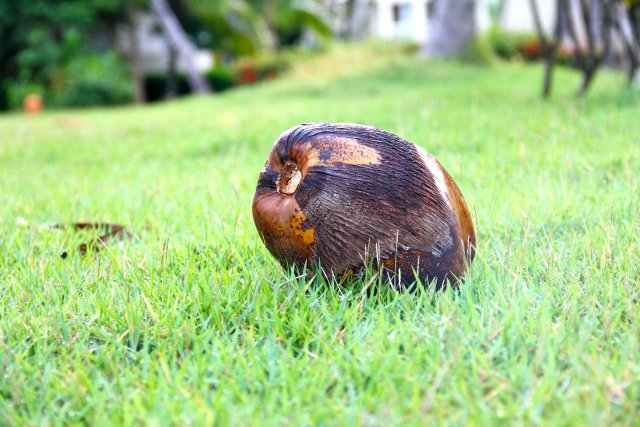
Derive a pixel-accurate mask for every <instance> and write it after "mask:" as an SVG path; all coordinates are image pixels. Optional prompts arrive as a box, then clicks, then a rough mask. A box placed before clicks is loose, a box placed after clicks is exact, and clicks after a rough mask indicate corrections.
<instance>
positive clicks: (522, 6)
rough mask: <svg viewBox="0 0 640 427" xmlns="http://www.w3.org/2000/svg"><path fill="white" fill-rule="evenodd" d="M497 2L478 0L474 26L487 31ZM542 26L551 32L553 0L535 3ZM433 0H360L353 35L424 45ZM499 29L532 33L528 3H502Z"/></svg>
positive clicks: (526, 0)
mask: <svg viewBox="0 0 640 427" xmlns="http://www.w3.org/2000/svg"><path fill="white" fill-rule="evenodd" d="M498 3H499V1H498V0H477V3H476V27H477V30H478V32H480V33H481V32H484V31H486V30H487V29H488V28H489V27H490V25H491V10H492V9H494V10H497V5H498ZM537 4H538V9H539V12H540V19H541V21H542V26H543V27H544V28H545V30H546V31H547V32H551V29H552V27H553V21H554V5H555V1H554V0H537ZM433 5H434V0H359V1H357V2H356V6H355V9H354V14H353V15H354V16H353V23H352V26H353V33H354V34H357V35H373V36H377V37H381V38H385V39H398V40H412V41H416V42H424V41H425V40H426V39H427V35H428V32H429V21H430V19H431V17H432V16H433ZM496 22H497V24H498V27H499V28H501V29H503V30H505V31H508V32H527V33H534V32H535V26H534V22H533V18H532V13H531V8H530V5H529V0H505V1H504V5H503V7H502V12H501V13H500V16H499V17H497V19H496Z"/></svg>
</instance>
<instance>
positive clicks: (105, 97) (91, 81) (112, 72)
mask: <svg viewBox="0 0 640 427" xmlns="http://www.w3.org/2000/svg"><path fill="white" fill-rule="evenodd" d="M132 96H133V89H132V85H131V77H130V75H129V70H128V68H127V67H126V64H125V63H124V62H123V61H122V59H121V58H120V56H119V55H117V54H116V53H114V52H110V53H106V54H102V55H81V56H76V57H74V58H73V59H72V60H71V61H70V62H69V63H68V64H66V66H65V67H64V70H63V78H62V81H61V84H60V85H59V87H54V88H53V90H52V91H51V92H50V101H51V104H52V105H58V106H64V107H85V106H91V105H117V104H125V103H130V102H131V99H132Z"/></svg>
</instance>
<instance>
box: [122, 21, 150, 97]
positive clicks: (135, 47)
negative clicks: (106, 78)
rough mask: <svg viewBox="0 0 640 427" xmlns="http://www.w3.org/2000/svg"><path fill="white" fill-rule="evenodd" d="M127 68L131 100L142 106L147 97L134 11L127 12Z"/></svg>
mask: <svg viewBox="0 0 640 427" xmlns="http://www.w3.org/2000/svg"><path fill="white" fill-rule="evenodd" d="M127 17H128V19H129V54H128V55H127V59H128V60H129V67H130V68H131V75H132V77H133V100H134V102H135V103H136V104H144V103H145V102H146V100H147V96H146V93H145V88H144V71H143V69H142V55H141V52H140V39H139V37H138V27H139V26H138V16H137V15H136V11H134V10H129V11H128V13H127Z"/></svg>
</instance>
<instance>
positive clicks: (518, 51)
mask: <svg viewBox="0 0 640 427" xmlns="http://www.w3.org/2000/svg"><path fill="white" fill-rule="evenodd" d="M486 37H487V39H488V41H489V43H490V45H491V47H492V49H493V51H494V52H495V53H496V55H498V57H499V58H502V59H506V60H513V59H538V58H539V52H538V51H536V52H533V51H531V52H528V51H527V48H532V47H534V46H537V45H538V43H539V42H538V38H537V36H536V35H535V34H527V33H508V32H503V31H500V30H497V29H493V30H491V31H489V32H488V33H487V35H486Z"/></svg>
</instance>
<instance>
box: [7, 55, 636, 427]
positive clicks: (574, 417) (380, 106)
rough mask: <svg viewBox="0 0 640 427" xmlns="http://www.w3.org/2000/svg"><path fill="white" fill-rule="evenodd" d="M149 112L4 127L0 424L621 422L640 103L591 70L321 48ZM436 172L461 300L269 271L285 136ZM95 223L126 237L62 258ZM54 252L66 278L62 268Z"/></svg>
mask: <svg viewBox="0 0 640 427" xmlns="http://www.w3.org/2000/svg"><path fill="white" fill-rule="evenodd" d="M301 61H302V62H301V63H300V64H299V65H298V66H297V67H295V68H294V70H293V71H292V72H291V74H290V75H289V76H288V77H285V78H282V79H279V80H276V81H273V82H269V83H266V84H262V85H259V86H255V87H247V88H242V89H238V90H234V91H231V92H227V93H225V94H222V95H219V96H212V97H209V98H189V99H183V100H178V101H174V102H170V103H164V104H158V105H153V106H150V107H146V108H134V107H128V108H118V109H94V110H84V111H61V112H53V113H50V112H49V113H45V114H41V115H39V116H37V117H24V116H22V115H19V114H15V113H14V114H12V115H5V116H2V117H0V200H2V203H1V204H0V224H1V226H0V425H9V426H12V425H15V426H18V425H49V424H51V425H59V424H92V425H111V424H116V425H119V424H138V425H140V424H149V425H170V424H173V425H190V424H193V425H203V424H223V425H224V424H234V425H250V424H255V425H262V424H266V425H283V424H290V425H316V424H323V425H351V424H356V425H358V424H359V425H389V424H414V425H426V424H429V423H438V424H440V423H444V424H452V425H492V424H493V425H495V424H505V423H507V422H508V424H516V425H517V424H527V425H530V424H539V425H616V424H617V425H634V424H635V425H639V424H640V421H639V420H640V301H639V297H640V267H639V266H640V239H639V237H638V230H640V175H639V173H638V172H639V171H640V126H639V117H640V116H639V112H640V94H639V93H638V92H637V90H636V91H635V92H634V91H627V90H626V89H625V87H624V77H623V76H621V75H617V74H612V73H603V74H601V75H599V76H598V77H597V80H596V82H595V86H594V88H593V90H592V92H591V93H590V94H589V95H588V97H586V98H584V99H576V98H575V97H574V96H573V90H574V88H575V87H577V84H578V76H577V75H574V74H573V73H571V72H569V71H568V70H560V71H559V73H558V74H557V76H556V77H557V80H556V81H555V89H554V96H553V99H551V100H550V101H548V102H544V101H541V100H540V99H539V98H538V92H539V86H540V79H541V75H542V68H541V67H540V66H528V65H522V64H510V65H505V64H501V65H494V66H492V67H487V68H482V67H474V66H469V65H460V64H455V63H427V62H423V61H420V60H417V59H413V58H411V57H408V56H403V55H395V56H392V55H391V52H390V49H389V48H386V47H375V48H368V49H367V50H363V51H359V50H356V49H355V48H335V49H334V50H333V51H331V52H329V53H327V54H325V55H323V56H322V57H319V58H317V57H313V56H309V57H307V58H302V59H301ZM310 121H349V122H356V123H365V124H369V125H373V126H377V127H380V128H383V129H386V130H389V131H391V132H393V133H396V134H398V135H400V136H402V137H404V138H405V139H408V140H410V141H412V142H415V143H417V144H419V145H421V146H422V147H424V148H426V149H427V150H428V151H429V152H431V153H432V154H433V155H435V156H436V157H437V158H438V159H439V160H440V162H441V163H442V164H443V165H444V166H445V168H447V170H448V171H449V173H450V174H451V175H452V176H453V177H454V179H455V180H456V181H457V183H458V185H459V187H460V189H461V191H462V193H463V194H464V196H465V198H466V201H467V203H468V204H469V207H470V208H471V209H472V211H473V212H474V214H473V215H474V217H475V218H476V221H477V222H476V229H477V232H478V245H477V256H476V260H475V262H474V264H473V266H472V269H471V272H470V275H469V277H468V279H467V280H466V282H465V284H464V285H463V286H462V288H461V290H460V291H459V292H452V291H451V290H447V291H446V292H442V293H436V294H434V293H429V292H419V293H417V294H407V293H396V292H388V291H386V290H385V289H382V290H380V292H378V293H373V294H371V293H368V292H361V291H362V288H363V283H355V284H353V285H352V286H350V287H347V288H339V287H336V286H335V285H334V284H323V283H321V281H320V280H316V281H307V280H305V279H304V278H296V277H295V275H293V274H292V273H288V272H284V271H283V270H282V269H281V268H280V266H279V265H278V264H277V263H276V262H275V260H274V259H272V258H271V256H270V255H269V253H268V252H267V250H266V249H265V248H264V246H263V245H262V243H261V242H260V239H259V237H258V235H257V232H256V231H255V227H254V225H253V219H252V216H251V200H252V197H253V192H254V190H255V184H256V181H257V177H258V174H259V172H260V170H261V169H262V166H263V164H264V161H265V159H266V156H267V153H268V152H269V150H270V148H271V145H272V144H273V141H274V140H275V139H276V138H277V136H278V135H279V134H280V133H281V132H282V131H284V130H285V129H287V128H289V127H291V126H294V125H297V124H299V123H302V122H310ZM73 221H106V222H117V223H122V224H124V225H126V227H127V228H128V229H129V230H130V231H131V232H132V233H133V234H134V238H133V239H131V240H127V241H125V242H120V243H117V242H114V243H113V244H110V245H109V246H108V247H107V248H105V249H103V250H101V251H99V252H92V251H90V252H89V253H87V254H86V255H82V254H80V253H79V251H78V250H77V249H76V248H77V245H78V244H79V243H81V242H84V241H86V239H88V238H89V237H90V235H87V234H84V233H78V232H73V231H71V230H53V229H50V228H46V227H42V225H43V224H50V223H54V222H61V223H67V222H73ZM63 251H68V252H69V256H68V257H67V258H66V259H63V258H62V257H61V256H60V254H61V253H62V252H63Z"/></svg>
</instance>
